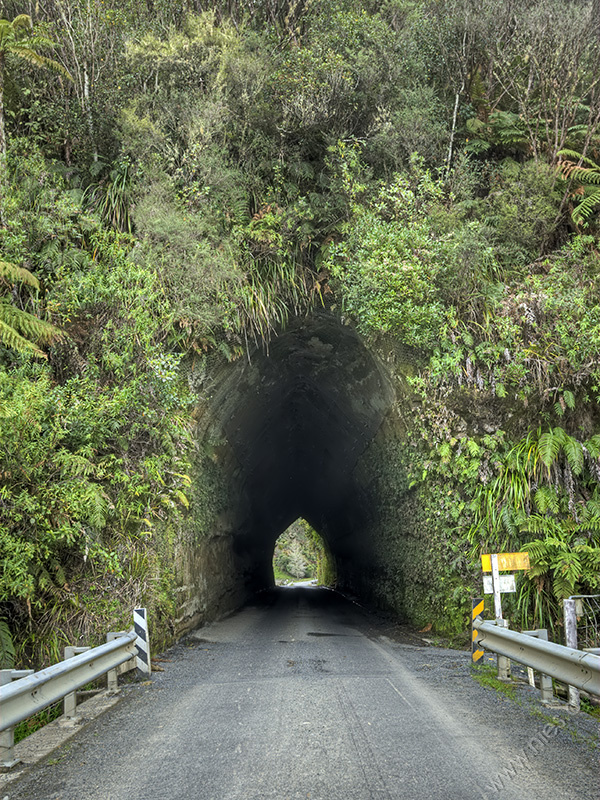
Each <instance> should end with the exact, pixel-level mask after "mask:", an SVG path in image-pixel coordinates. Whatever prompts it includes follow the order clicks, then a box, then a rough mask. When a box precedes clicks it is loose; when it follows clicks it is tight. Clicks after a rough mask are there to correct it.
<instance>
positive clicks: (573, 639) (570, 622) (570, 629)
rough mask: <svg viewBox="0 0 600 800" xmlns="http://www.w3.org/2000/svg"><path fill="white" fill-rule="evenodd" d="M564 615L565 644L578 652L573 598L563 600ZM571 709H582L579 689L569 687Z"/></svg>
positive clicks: (575, 610) (575, 611) (575, 612)
mask: <svg viewBox="0 0 600 800" xmlns="http://www.w3.org/2000/svg"><path fill="white" fill-rule="evenodd" d="M563 615H564V620H565V644H566V645H567V647H572V648H573V649H574V650H577V609H576V608H575V600H574V599H573V598H571V597H569V598H567V599H565V600H563ZM567 689H568V693H569V708H570V710H571V711H579V709H580V707H581V701H580V695H579V689H576V688H575V687H574V686H568V687H567Z"/></svg>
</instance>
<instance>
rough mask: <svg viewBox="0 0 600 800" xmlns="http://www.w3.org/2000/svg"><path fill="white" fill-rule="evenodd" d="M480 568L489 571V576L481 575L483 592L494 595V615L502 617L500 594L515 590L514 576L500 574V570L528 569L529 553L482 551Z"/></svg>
mask: <svg viewBox="0 0 600 800" xmlns="http://www.w3.org/2000/svg"><path fill="white" fill-rule="evenodd" d="M481 568H482V569H483V571H484V572H491V573H492V575H491V587H490V577H489V576H488V575H484V576H483V591H484V593H485V594H493V595H494V616H495V617H496V619H502V601H501V599H500V595H501V594H503V593H504V592H515V591H516V586H515V576H514V575H500V571H504V572H506V571H508V570H515V569H519V570H520V569H529V553H484V554H483V555H482V556H481Z"/></svg>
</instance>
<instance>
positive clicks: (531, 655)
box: [474, 617, 600, 696]
mask: <svg viewBox="0 0 600 800" xmlns="http://www.w3.org/2000/svg"><path fill="white" fill-rule="evenodd" d="M474 628H475V629H476V634H475V640H476V641H477V642H478V643H479V644H480V645H482V646H483V647H485V648H486V650H491V651H492V652H494V653H498V655H501V656H506V657H507V658H510V659H512V660H513V661H518V662H519V663H520V664H524V665H525V666H527V667H531V668H532V669H534V670H539V671H540V672H543V673H545V674H546V675H551V676H552V677H553V678H556V679H557V680H559V681H563V682H564V683H567V684H569V685H571V686H575V687H577V688H578V689H583V690H584V691H586V692H589V693H590V694H595V695H599V696H600V657H598V656H596V655H593V654H592V653H585V652H583V651H581V650H575V649H573V648H572V647H564V646H563V645H561V644H554V643H553V642H544V641H542V640H540V639H535V638H533V637H532V636H528V635H527V634H523V633H517V631H511V630H508V629H507V628H502V627H500V626H498V625H496V623H495V622H490V621H487V622H484V620H482V619H481V617H478V618H477V619H476V620H475V622H474Z"/></svg>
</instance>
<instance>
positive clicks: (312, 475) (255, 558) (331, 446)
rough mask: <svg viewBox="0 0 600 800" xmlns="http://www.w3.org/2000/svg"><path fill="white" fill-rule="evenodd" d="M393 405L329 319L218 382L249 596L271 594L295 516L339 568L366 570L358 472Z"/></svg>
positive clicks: (362, 351) (365, 509) (384, 381)
mask: <svg viewBox="0 0 600 800" xmlns="http://www.w3.org/2000/svg"><path fill="white" fill-rule="evenodd" d="M393 399H394V393H393V390H392V388H391V384H390V381H389V380H388V378H387V376H386V374H385V372H384V370H383V368H382V366H381V365H380V364H379V363H378V362H377V361H376V360H375V358H374V357H373V355H372V354H371V353H370V352H369V351H368V350H367V348H366V347H365V345H364V344H363V342H362V340H361V339H360V337H359V336H358V335H357V334H356V332H355V331H353V330H352V329H351V328H349V327H347V326H345V325H343V324H341V323H340V322H339V320H338V319H337V318H336V317H335V316H334V315H333V314H331V313H328V312H325V311H323V312H318V313H316V314H314V315H312V316H311V317H309V318H306V319H296V320H294V321H293V322H292V323H291V324H290V325H289V326H288V328H287V329H286V330H285V332H283V333H282V334H280V335H279V336H278V337H276V338H275V339H274V340H273V341H272V342H271V344H270V347H269V352H268V353H266V352H264V351H262V350H260V349H256V350H255V352H253V353H252V354H251V357H250V359H249V360H247V361H244V362H243V363H242V362H238V363H236V364H235V365H233V367H232V368H231V369H230V370H228V372H227V374H226V375H225V376H223V379H222V380H221V381H220V382H219V385H218V388H217V390H216V391H215V392H214V394H213V408H214V410H215V415H216V416H217V417H218V418H219V419H220V420H221V426H222V429H223V431H224V433H225V436H226V438H227V441H228V444H229V446H230V448H231V451H232V455H233V462H234V463H233V464H232V465H231V473H232V475H231V477H232V486H233V491H234V492H235V494H236V496H237V501H236V504H235V505H236V507H235V509H234V513H235V517H236V521H235V526H234V527H235V534H234V535H235V541H234V551H235V554H236V558H237V559H238V561H239V565H240V569H241V571H242V572H243V573H244V574H245V581H246V584H247V588H248V589H249V590H256V589H260V588H264V587H266V586H269V585H272V582H273V572H272V556H273V549H274V545H275V541H276V540H277V537H278V536H279V535H280V534H281V533H282V532H283V531H285V530H286V528H287V527H288V526H289V525H290V524H291V523H292V522H294V520H296V519H298V518H299V517H301V518H304V519H305V520H307V521H308V523H309V524H310V525H311V526H312V527H313V528H314V529H315V530H316V531H317V532H318V533H319V534H320V535H321V536H322V537H323V539H324V540H325V541H326V543H327V545H328V547H329V549H330V551H331V554H332V556H333V558H334V560H335V563H336V566H338V568H339V566H340V565H342V564H343V563H345V562H354V563H357V562H359V563H361V564H366V563H368V562H369V561H370V547H369V542H368V541H367V538H366V537H365V535H364V531H365V528H366V527H367V522H368V517H369V515H370V514H371V513H372V509H371V508H370V501H369V496H368V495H369V488H368V481H367V482H365V480H363V479H360V480H357V475H356V466H357V462H358V460H359V458H360V456H361V454H362V453H363V452H364V451H365V449H366V447H367V446H368V444H369V443H370V442H371V440H372V439H373V437H374V436H375V434H376V432H377V430H378V428H379V426H380V424H381V421H382V419H383V416H384V414H385V412H386V410H387V409H388V408H389V407H390V405H391V404H392V402H393ZM338 571H339V569H338Z"/></svg>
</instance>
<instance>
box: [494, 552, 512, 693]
mask: <svg viewBox="0 0 600 800" xmlns="http://www.w3.org/2000/svg"><path fill="white" fill-rule="evenodd" d="M490 561H491V564H492V590H493V592H494V616H495V617H496V625H498V626H500V627H502V628H508V622H507V621H506V620H505V619H502V600H501V597H502V594H501V592H500V570H499V569H498V553H490ZM496 660H497V664H498V680H501V681H508V680H510V658H506V656H498V657H497V659H496Z"/></svg>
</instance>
